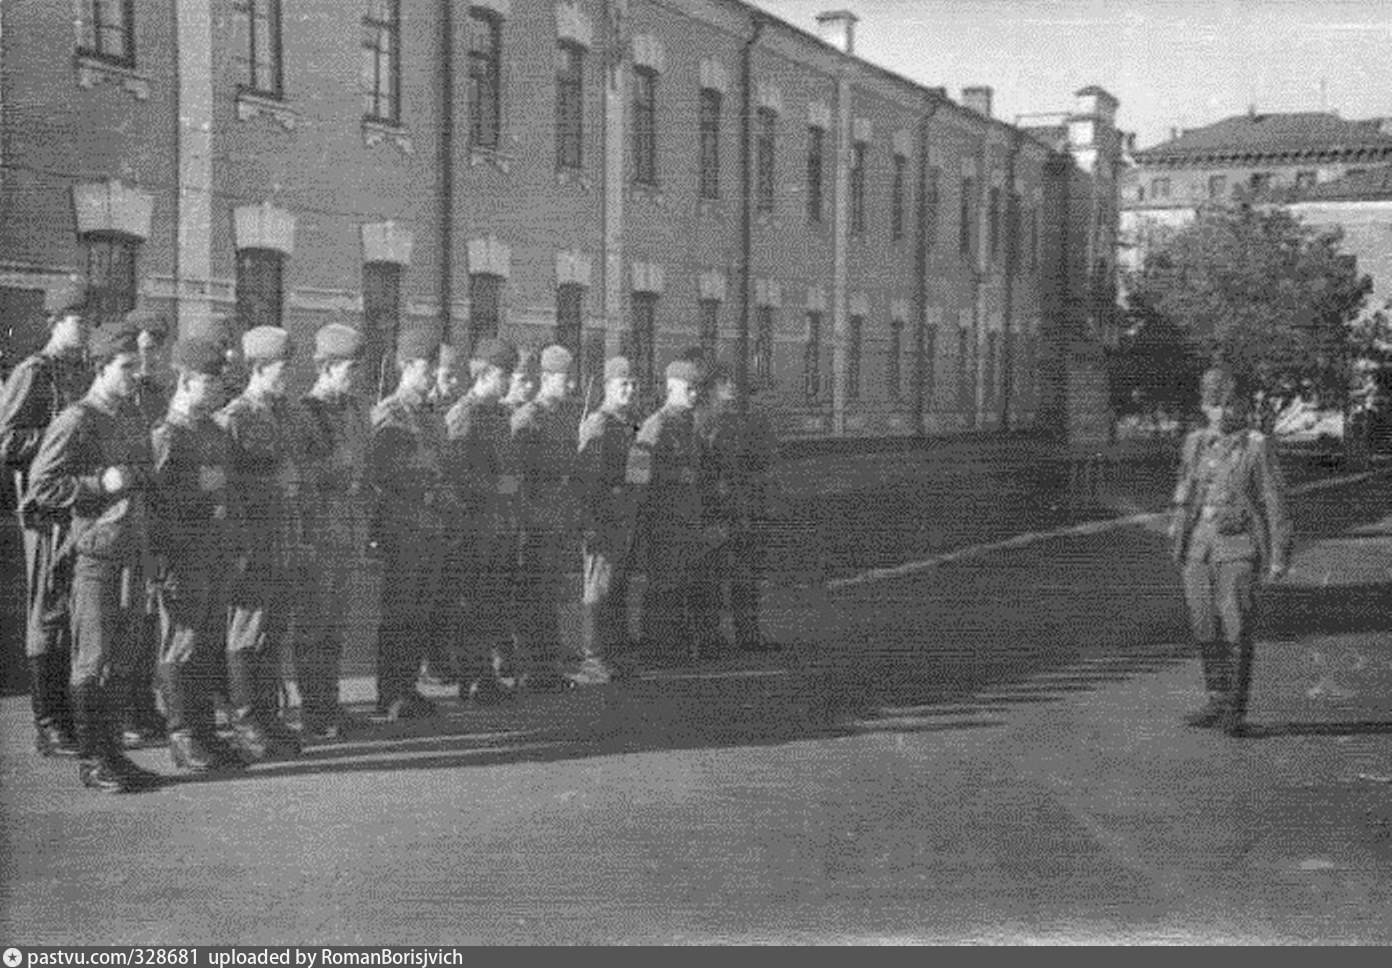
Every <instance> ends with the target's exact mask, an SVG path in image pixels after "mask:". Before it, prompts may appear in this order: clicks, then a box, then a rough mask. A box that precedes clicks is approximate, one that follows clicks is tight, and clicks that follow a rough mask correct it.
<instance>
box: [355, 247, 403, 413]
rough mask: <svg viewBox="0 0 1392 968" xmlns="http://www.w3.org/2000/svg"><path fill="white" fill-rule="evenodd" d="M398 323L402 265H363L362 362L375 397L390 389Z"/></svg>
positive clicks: (370, 263)
mask: <svg viewBox="0 0 1392 968" xmlns="http://www.w3.org/2000/svg"><path fill="white" fill-rule="evenodd" d="M400 323H401V266H399V265H396V264H395V263H391V262H369V263H367V264H366V265H364V266H363V343H364V350H363V362H364V364H365V366H366V372H367V373H369V374H370V375H371V376H370V379H371V380H372V392H373V393H374V394H375V395H376V397H377V398H378V399H380V398H381V397H383V396H385V395H386V394H388V393H390V392H391V390H392V382H393V381H392V376H393V373H394V367H393V366H392V361H393V359H394V357H395V348H396V334H397V332H398V330H399V327H400Z"/></svg>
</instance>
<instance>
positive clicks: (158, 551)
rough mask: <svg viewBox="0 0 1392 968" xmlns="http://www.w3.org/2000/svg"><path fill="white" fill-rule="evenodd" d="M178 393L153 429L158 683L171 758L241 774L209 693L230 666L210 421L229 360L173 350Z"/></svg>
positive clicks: (222, 521)
mask: <svg viewBox="0 0 1392 968" xmlns="http://www.w3.org/2000/svg"><path fill="white" fill-rule="evenodd" d="M171 357H172V360H171V362H172V363H173V366H174V371H175V374H176V376H175V384H174V394H173V397H172V398H171V399H170V401H169V409H168V411H167V412H166V413H165V416H164V418H163V419H162V420H161V421H160V422H159V423H157V424H156V425H155V428H154V431H153V432H152V433H151V441H152V444H153V450H154V474H155V488H154V500H153V516H152V526H151V546H152V550H153V551H154V553H155V556H156V560H157V561H158V562H159V568H158V574H159V581H158V582H157V583H156V585H155V588H156V591H157V594H158V606H159V617H160V649H159V668H158V679H159V683H160V692H161V695H162V696H163V697H164V709H165V718H166V720H167V721H168V726H169V756H170V759H171V760H173V762H174V765H175V766H176V767H179V768H180V769H184V770H188V771H190V772H193V773H206V772H208V771H210V770H218V769H237V768H240V767H241V766H242V765H243V763H242V760H241V757H240V756H238V755H237V753H236V751H235V750H234V749H233V748H232V747H231V746H228V745H226V744H224V743H223V741H222V740H221V738H220V737H219V736H218V735H217V728H216V726H217V724H216V721H215V719H214V712H213V691H214V689H215V687H216V685H217V683H218V679H219V673H220V667H221V666H222V665H223V663H224V661H225V660H224V652H225V649H226V638H227V593H228V574H229V572H230V571H231V569H232V565H233V548H232V545H231V542H230V540H229V538H230V536H229V534H228V522H227V501H228V494H227V450H228V439H227V433H226V431H224V430H223V429H222V427H220V426H219V425H218V423H217V421H216V420H214V419H213V413H214V412H215V411H216V410H217V408H218V406H219V405H220V404H221V403H222V372H223V369H224V367H225V366H226V358H225V356H224V355H223V352H222V348H221V347H220V346H218V345H217V344H216V343H213V342H212V341H210V340H202V339H181V340H179V341H178V342H176V343H175V344H174V348H173V351H172V353H171Z"/></svg>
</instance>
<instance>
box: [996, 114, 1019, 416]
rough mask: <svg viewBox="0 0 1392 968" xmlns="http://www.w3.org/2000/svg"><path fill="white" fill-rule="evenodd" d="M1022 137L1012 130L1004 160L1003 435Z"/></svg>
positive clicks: (1011, 359)
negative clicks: (1010, 214)
mask: <svg viewBox="0 0 1392 968" xmlns="http://www.w3.org/2000/svg"><path fill="white" fill-rule="evenodd" d="M1020 139H1021V134H1020V131H1019V130H1018V129H1016V130H1014V131H1013V132H1012V134H1011V138H1010V153H1009V154H1008V155H1006V160H1005V190H1006V192H1005V197H1006V203H1005V205H1006V211H1007V212H1010V211H1011V210H1012V207H1013V210H1014V212H1015V224H1013V225H1011V224H1009V220H1007V227H1008V228H1010V229H1011V237H1010V238H1008V239H1006V240H1005V293H1004V294H1003V295H1002V297H1001V359H1000V369H1001V374H1000V379H1001V399H1000V429H1001V430H1002V431H1006V430H1009V429H1010V401H1011V395H1012V394H1011V391H1012V390H1013V389H1014V386H1013V384H1014V380H1015V353H1014V350H1013V348H1012V345H1011V341H1010V337H1011V330H1012V326H1011V316H1012V314H1013V313H1014V312H1015V270H1016V266H1017V265H1018V263H1019V260H1020V238H1019V236H1020V225H1019V221H1020V214H1021V205H1022V203H1023V196H1021V201H1020V202H1019V203H1017V202H1015V201H1014V200H1015V197H1016V193H1015V166H1016V163H1017V161H1018V159H1019V157H1020Z"/></svg>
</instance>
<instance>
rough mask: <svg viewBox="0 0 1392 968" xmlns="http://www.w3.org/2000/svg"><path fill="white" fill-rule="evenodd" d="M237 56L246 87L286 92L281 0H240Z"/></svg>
mask: <svg viewBox="0 0 1392 968" xmlns="http://www.w3.org/2000/svg"><path fill="white" fill-rule="evenodd" d="M232 9H233V17H234V20H235V28H236V32H237V40H236V42H235V44H234V46H233V51H234V53H233V55H232V56H233V58H234V59H235V60H236V62H237V69H238V72H239V73H240V75H241V80H240V82H239V83H240V85H241V88H242V90H244V91H251V92H252V93H255V94H264V95H266V96H267V97H273V98H279V97H281V96H282V95H283V94H284V89H283V86H282V77H281V63H282V62H281V47H280V0H237V2H236V3H235V4H234V5H233V8H232Z"/></svg>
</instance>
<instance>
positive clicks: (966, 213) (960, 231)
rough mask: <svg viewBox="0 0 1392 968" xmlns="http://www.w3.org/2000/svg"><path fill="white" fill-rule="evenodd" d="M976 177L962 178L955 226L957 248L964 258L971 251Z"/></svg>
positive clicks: (973, 234)
mask: <svg viewBox="0 0 1392 968" xmlns="http://www.w3.org/2000/svg"><path fill="white" fill-rule="evenodd" d="M975 199H976V179H975V178H963V179H962V200H961V205H960V211H959V212H958V215H959V219H958V226H957V249H958V251H960V252H961V253H962V256H963V257H964V258H965V257H967V256H970V255H971V253H972V238H973V237H974V236H975V233H974V232H973V231H972V222H973V221H974V213H975V211H976V204H975Z"/></svg>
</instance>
